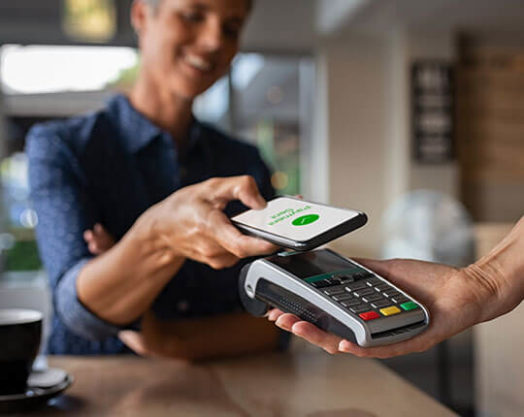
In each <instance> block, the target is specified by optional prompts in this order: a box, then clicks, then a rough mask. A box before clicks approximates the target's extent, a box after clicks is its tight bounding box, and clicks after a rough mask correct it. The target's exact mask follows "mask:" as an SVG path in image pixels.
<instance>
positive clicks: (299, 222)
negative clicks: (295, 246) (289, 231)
mask: <svg viewBox="0 0 524 417" xmlns="http://www.w3.org/2000/svg"><path fill="white" fill-rule="evenodd" d="M319 218H320V216H319V215H318V214H306V215H305V216H300V217H297V218H296V219H295V220H293V221H292V222H291V224H292V225H293V226H305V225H306V224H310V223H313V222H316V221H317V220H318V219H319Z"/></svg>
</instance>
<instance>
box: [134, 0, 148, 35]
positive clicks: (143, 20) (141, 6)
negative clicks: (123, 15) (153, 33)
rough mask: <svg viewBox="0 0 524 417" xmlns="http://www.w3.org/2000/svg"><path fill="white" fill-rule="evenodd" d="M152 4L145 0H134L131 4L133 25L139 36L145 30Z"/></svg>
mask: <svg viewBox="0 0 524 417" xmlns="http://www.w3.org/2000/svg"><path fill="white" fill-rule="evenodd" d="M149 8H150V6H149V5H148V4H147V3H146V2H145V1H143V0H134V1H133V4H132V5H131V26H132V27H133V29H134V30H135V33H136V34H137V36H140V33H142V31H143V30H144V28H145V27H146V25H147V18H148V14H149V13H150V10H149Z"/></svg>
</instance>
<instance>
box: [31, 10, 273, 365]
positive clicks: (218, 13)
mask: <svg viewBox="0 0 524 417" xmlns="http://www.w3.org/2000/svg"><path fill="white" fill-rule="evenodd" d="M249 7H250V4H249V3H248V2H247V1H246V0H162V1H160V2H151V1H148V0H136V1H135V2H134V3H133V5H132V9H131V21H132V24H133V27H134V28H135V30H136V33H137V35H138V43H139V49H140V53H141V61H140V66H139V71H138V76H137V79H136V82H135V84H134V86H133V87H132V89H131V91H130V93H129V95H128V96H127V97H126V96H123V95H117V96H116V97H115V98H114V99H112V100H111V101H110V102H109V103H108V104H107V106H106V107H105V108H104V109H102V110H100V111H98V112H95V113H92V114H88V115H85V116H81V117H76V118H74V119H70V120H65V121H59V122H52V123H47V124H45V125H37V126H36V127H34V128H33V129H32V130H31V132H30V133H29V135H28V138H27V154H28V158H29V182H30V187H31V197H32V201H33V204H34V207H35V210H36V211H37V214H38V219H39V222H38V225H37V239H38V243H39V247H40V253H41V257H42V260H43V262H44V265H45V267H46V269H47V272H48V275H49V277H50V280H51V284H52V290H53V296H54V305H55V307H56V315H55V319H54V323H53V332H52V335H51V337H50V340H49V348H48V350H49V351H50V352H53V353H77V354H78V353H117V352H126V351H128V349H132V350H133V351H135V352H137V353H139V354H149V353H152V354H161V355H167V356H175V357H185V358H201V357H210V356H217V355H227V354H229V355H231V354H235V353H240V352H247V351H253V350H259V349H263V348H270V347H276V346H277V342H278V340H279V338H278V335H279V333H278V331H277V330H275V329H274V328H273V327H272V326H271V325H267V324H266V323H265V321H257V320H256V319H252V318H250V317H247V316H246V315H245V314H243V313H241V312H240V303H239V300H238V295H237V278H238V273H239V270H240V267H241V266H242V263H243V260H242V258H246V257H250V256H255V255H262V254H266V253H269V252H272V251H274V250H275V247H274V246H273V245H271V244H269V243H267V242H264V241H261V240H258V239H256V238H253V237H248V236H245V235H242V234H241V233H240V232H239V231H238V230H237V229H236V228H235V227H234V226H232V224H231V223H230V222H229V216H231V215H233V214H234V213H235V212H238V211H239V210H241V209H243V208H245V206H247V207H251V208H261V207H263V206H264V205H265V199H268V198H270V197H272V196H273V194H274V191H273V188H272V186H271V179H270V173H269V170H268V169H267V167H266V166H265V164H264V163H263V162H262V159H261V157H260V155H259V153H258V151H257V150H256V148H255V147H254V146H251V145H248V144H246V143H242V142H240V141H238V140H235V139H232V138H230V137H228V136H227V135H225V134H223V133H221V132H219V131H217V130H215V129H214V128H212V127H210V126H208V125H205V124H203V123H200V122H198V121H197V120H195V118H194V116H193V113H192V105H193V101H194V99H195V98H196V96H197V95H199V94H201V93H202V92H204V91H205V90H206V89H208V88H209V87H210V86H211V85H212V84H213V83H214V82H215V81H217V80H218V79H219V78H220V77H221V76H222V75H224V74H225V73H226V72H227V71H228V69H229V66H230V63H231V60H232V59H233V57H234V56H235V54H236V52H237V50H238V44H239V38H240V34H241V31H242V28H243V26H244V22H245V20H246V18H247V15H248V12H249ZM234 200H240V202H241V203H243V206H242V205H241V204H239V202H238V201H234ZM230 202H231V204H229V203H230ZM211 316H212V317H211ZM245 329H249V332H247V331H244V330H245ZM93 341H96V342H93Z"/></svg>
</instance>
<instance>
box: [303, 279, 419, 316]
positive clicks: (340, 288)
mask: <svg viewBox="0 0 524 417" xmlns="http://www.w3.org/2000/svg"><path fill="white" fill-rule="evenodd" d="M310 284H311V285H313V286H314V287H315V288H318V289H319V290H320V291H322V292H323V293H324V294H326V295H327V296H329V297H331V298H332V299H333V300H334V301H336V302H337V303H339V304H340V305H342V307H344V308H346V309H347V310H349V311H350V312H351V313H353V314H354V315H356V316H358V317H359V318H360V319H361V320H364V321H368V320H375V319H379V318H382V317H389V316H393V315H396V314H402V313H405V312H408V311H411V310H415V309H417V308H420V306H419V305H418V304H417V303H415V302H414V301H412V300H410V299H409V298H408V297H406V296H405V295H404V294H402V293H401V292H399V291H398V290H396V289H395V288H394V287H392V286H391V285H389V284H388V283H387V282H385V281H383V280H382V279H380V278H378V277H376V276H375V275H374V274H372V273H370V272H367V271H365V272H360V271H359V272H357V273H354V274H337V273H334V274H332V275H331V276H330V277H328V278H324V279H321V280H317V281H313V282H310Z"/></svg>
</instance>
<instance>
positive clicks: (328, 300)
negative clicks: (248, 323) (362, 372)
mask: <svg viewBox="0 0 524 417" xmlns="http://www.w3.org/2000/svg"><path fill="white" fill-rule="evenodd" d="M239 290H240V298H241V300H242V303H243V304H244V307H245V308H246V310H247V311H248V312H250V313H251V314H254V315H257V316H261V315H264V314H265V313H266V311H267V310H268V309H269V308H270V307H276V308H279V309H280V310H282V311H284V312H287V313H293V314H295V315H297V316H298V317H300V318H301V319H303V320H306V321H308V322H310V323H313V324H314V325H316V326H317V327H319V328H321V329H323V330H325V331H327V332H330V333H334V334H336V335H338V336H340V337H342V338H345V339H347V340H349V341H351V342H354V343H357V344H358V345H360V346H378V345H387V344H391V343H395V342H399V341H402V340H405V339H409V338H411V337H413V336H415V335H416V334H418V333H420V332H422V331H423V330H424V329H426V327H427V326H428V324H429V314H428V311H427V310H426V308H425V307H424V306H423V305H422V304H420V303H419V302H418V301H417V300H415V299H413V298H412V297H410V296H409V295H408V294H406V293H405V292H404V291H402V290H401V289H399V288H397V287H396V286H394V285H393V284H391V283H390V282H388V281H387V280H386V279H384V278H382V277H381V276H379V275H377V274H376V273H374V272H373V271H371V270H369V269H367V268H365V267H364V266H362V265H360V264H358V263H357V262H355V261H353V260H351V259H348V258H345V257H343V256H341V255H339V254H337V253H335V252H333V251H331V250H329V249H320V250H315V251H309V252H281V253H279V254H277V255H273V256H270V257H267V258H263V259H257V260H255V261H253V262H251V263H250V264H247V265H246V266H244V267H243V269H242V271H241V274H240V279H239Z"/></svg>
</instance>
